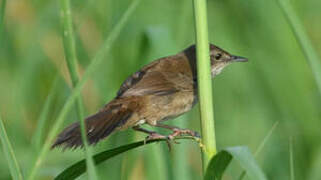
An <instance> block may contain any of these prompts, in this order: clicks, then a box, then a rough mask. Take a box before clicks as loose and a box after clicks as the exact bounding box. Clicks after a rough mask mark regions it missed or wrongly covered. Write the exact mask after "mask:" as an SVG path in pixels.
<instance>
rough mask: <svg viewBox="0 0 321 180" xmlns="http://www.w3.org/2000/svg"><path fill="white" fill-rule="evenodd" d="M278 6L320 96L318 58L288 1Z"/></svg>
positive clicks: (320, 85) (319, 63)
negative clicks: (309, 69)
mask: <svg viewBox="0 0 321 180" xmlns="http://www.w3.org/2000/svg"><path fill="white" fill-rule="evenodd" d="M278 4H279V6H280V8H281V10H282V12H283V14H284V16H285V17H286V20H287V21H288V23H289V25H290V27H291V29H292V31H293V33H294V35H295V38H296V39H297V41H298V42H299V45H300V47H301V49H302V51H303V54H304V56H305V57H306V59H307V61H308V64H309V65H310V67H311V70H312V73H313V75H314V78H315V80H316V83H317V87H318V90H319V93H320V94H321V61H320V58H319V57H318V55H317V53H316V51H315V49H314V47H313V45H312V43H311V41H310V39H309V37H308V36H307V34H306V32H305V30H304V27H303V25H302V23H301V22H300V20H299V18H298V17H297V15H296V13H295V11H294V9H293V7H292V5H291V3H290V1H289V0H278Z"/></svg>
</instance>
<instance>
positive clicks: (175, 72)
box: [117, 57, 193, 97]
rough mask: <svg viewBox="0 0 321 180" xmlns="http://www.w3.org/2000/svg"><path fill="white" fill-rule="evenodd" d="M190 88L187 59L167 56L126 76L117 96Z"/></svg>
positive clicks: (191, 87)
mask: <svg viewBox="0 0 321 180" xmlns="http://www.w3.org/2000/svg"><path fill="white" fill-rule="evenodd" d="M192 89H193V77H192V73H191V70H190V67H189V64H188V61H184V59H180V58H178V57H176V58H170V57H167V58H163V59H159V60H157V61H155V62H153V63H151V64H150V65H148V66H145V67H144V68H142V69H141V70H140V71H138V72H136V73H135V74H133V75H132V76H130V77H129V78H127V80H126V81H125V82H124V83H123V84H122V86H121V87H120V90H119V91H118V93H117V97H129V96H144V95H168V94H172V93H176V92H178V91H180V90H192Z"/></svg>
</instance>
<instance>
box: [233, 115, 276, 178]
mask: <svg viewBox="0 0 321 180" xmlns="http://www.w3.org/2000/svg"><path fill="white" fill-rule="evenodd" d="M278 124H279V121H276V122H275V123H274V124H273V126H272V127H271V129H270V130H269V132H268V133H267V134H266V136H265V137H264V139H263V140H262V142H261V143H260V145H259V147H258V148H257V149H256V151H255V153H254V157H256V156H257V155H258V154H259V153H260V152H261V150H262V149H263V147H264V146H265V144H266V142H267V140H268V139H269V138H270V137H271V135H272V133H273V131H274V130H275V128H276V127H277V126H278ZM245 175H246V171H245V170H244V171H243V172H242V173H241V175H240V177H239V178H238V179H239V180H242V179H243V178H244V177H245Z"/></svg>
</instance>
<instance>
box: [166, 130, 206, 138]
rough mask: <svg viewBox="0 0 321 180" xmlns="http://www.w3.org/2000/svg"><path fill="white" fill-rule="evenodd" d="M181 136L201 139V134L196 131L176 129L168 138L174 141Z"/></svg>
mask: <svg viewBox="0 0 321 180" xmlns="http://www.w3.org/2000/svg"><path fill="white" fill-rule="evenodd" d="M181 135H190V136H192V137H196V138H200V137H201V136H200V134H199V133H198V132H196V131H192V130H190V129H179V128H174V129H173V133H172V134H170V135H168V138H169V139H171V140H173V139H174V138H175V137H177V136H181Z"/></svg>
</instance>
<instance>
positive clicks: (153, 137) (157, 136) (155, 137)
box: [144, 132, 172, 151]
mask: <svg viewBox="0 0 321 180" xmlns="http://www.w3.org/2000/svg"><path fill="white" fill-rule="evenodd" d="M162 139H164V140H166V143H167V146H168V149H169V151H171V149H172V145H171V142H170V140H171V139H170V138H169V137H168V136H164V135H161V134H158V133H156V132H152V133H150V134H149V136H147V137H146V138H145V140H144V144H146V142H147V141H151V140H162Z"/></svg>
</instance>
